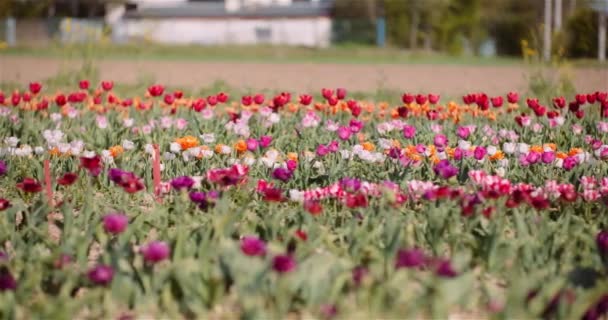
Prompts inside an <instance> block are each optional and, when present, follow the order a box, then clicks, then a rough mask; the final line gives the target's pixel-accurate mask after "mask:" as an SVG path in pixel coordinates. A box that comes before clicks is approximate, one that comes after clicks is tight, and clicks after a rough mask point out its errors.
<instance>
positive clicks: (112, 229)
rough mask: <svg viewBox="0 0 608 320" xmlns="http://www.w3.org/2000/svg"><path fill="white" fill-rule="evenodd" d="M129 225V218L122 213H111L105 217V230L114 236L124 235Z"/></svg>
mask: <svg viewBox="0 0 608 320" xmlns="http://www.w3.org/2000/svg"><path fill="white" fill-rule="evenodd" d="M128 224H129V217H127V216H126V215H124V214H121V213H110V214H107V215H105V216H104V217H103V229H104V230H105V231H106V232H107V233H111V234H114V235H116V234H120V233H123V232H124V231H125V230H126V229H127V225H128Z"/></svg>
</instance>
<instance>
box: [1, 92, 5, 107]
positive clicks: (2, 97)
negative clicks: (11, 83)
mask: <svg viewBox="0 0 608 320" xmlns="http://www.w3.org/2000/svg"><path fill="white" fill-rule="evenodd" d="M4 99H5V98H4V92H2V91H0V105H3V104H4Z"/></svg>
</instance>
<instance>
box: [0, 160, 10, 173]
mask: <svg viewBox="0 0 608 320" xmlns="http://www.w3.org/2000/svg"><path fill="white" fill-rule="evenodd" d="M6 171H8V169H7V168H6V163H5V162H4V161H2V160H0V176H3V175H5V174H6Z"/></svg>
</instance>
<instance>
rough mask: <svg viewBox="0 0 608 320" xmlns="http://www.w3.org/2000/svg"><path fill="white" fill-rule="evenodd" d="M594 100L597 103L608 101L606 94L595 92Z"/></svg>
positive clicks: (607, 93)
mask: <svg viewBox="0 0 608 320" xmlns="http://www.w3.org/2000/svg"><path fill="white" fill-rule="evenodd" d="M595 99H596V100H597V101H599V102H604V101H606V100H607V99H608V92H599V91H598V92H596V93H595Z"/></svg>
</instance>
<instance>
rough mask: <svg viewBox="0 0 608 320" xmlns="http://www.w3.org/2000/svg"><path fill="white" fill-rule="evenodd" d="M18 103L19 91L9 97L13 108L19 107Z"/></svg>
mask: <svg viewBox="0 0 608 320" xmlns="http://www.w3.org/2000/svg"><path fill="white" fill-rule="evenodd" d="M19 102H21V95H20V94H19V91H15V92H13V94H12V95H11V104H12V105H13V107H16V106H18V105H19Z"/></svg>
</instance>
